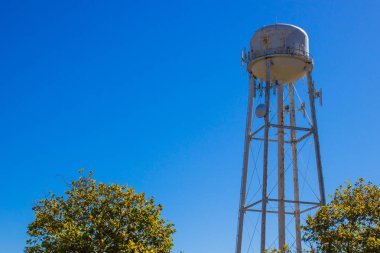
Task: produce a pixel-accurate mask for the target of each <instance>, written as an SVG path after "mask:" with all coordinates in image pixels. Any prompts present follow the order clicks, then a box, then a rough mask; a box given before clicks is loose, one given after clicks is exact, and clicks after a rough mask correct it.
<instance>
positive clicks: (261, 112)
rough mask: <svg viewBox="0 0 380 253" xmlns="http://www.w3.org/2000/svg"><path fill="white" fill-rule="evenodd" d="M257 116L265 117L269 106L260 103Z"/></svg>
mask: <svg viewBox="0 0 380 253" xmlns="http://www.w3.org/2000/svg"><path fill="white" fill-rule="evenodd" d="M255 113H256V117H258V118H263V117H264V116H265V115H266V114H267V107H266V105H264V104H259V105H258V106H257V107H256V112H255Z"/></svg>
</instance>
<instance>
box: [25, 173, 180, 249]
mask: <svg viewBox="0 0 380 253" xmlns="http://www.w3.org/2000/svg"><path fill="white" fill-rule="evenodd" d="M33 210H34V212H35V216H36V218H35V221H34V222H32V223H31V224H29V226H28V234H29V236H30V239H29V240H28V241H27V246H26V248H25V252H33V253H37V252H54V253H55V252H57V253H60V252H62V253H92V252H99V253H100V252H101V253H103V252H107V253H108V252H112V253H113V252H118V253H153V252H154V253H167V252H170V250H171V248H172V246H173V243H172V237H171V236H172V234H173V233H174V232H175V229H174V228H173V224H171V223H167V222H166V221H165V220H164V219H163V218H162V217H161V212H162V206H161V205H155V203H154V201H153V199H152V198H145V195H144V193H136V192H135V191H134V189H133V188H128V187H127V186H126V185H124V186H120V185H118V184H111V185H106V184H103V183H97V182H96V181H95V180H94V179H93V178H92V172H90V174H89V175H88V176H83V175H81V176H80V178H79V180H78V181H73V182H72V183H71V184H70V187H69V190H67V191H66V192H65V196H64V197H58V196H56V195H54V194H50V195H49V196H48V197H47V198H46V199H43V200H39V201H37V202H36V204H35V206H34V207H33Z"/></svg>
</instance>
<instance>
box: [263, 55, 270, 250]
mask: <svg viewBox="0 0 380 253" xmlns="http://www.w3.org/2000/svg"><path fill="white" fill-rule="evenodd" d="M270 67H271V60H270V58H269V59H267V62H266V84H265V106H266V114H265V130H264V161H263V163H264V164H263V189H262V207H261V210H262V211H261V244H260V246H261V247H260V252H261V253H263V252H264V251H265V235H266V217H267V186H268V144H269V143H268V138H269V127H270V122H269V121H270V118H269V106H270V101H269V100H270Z"/></svg>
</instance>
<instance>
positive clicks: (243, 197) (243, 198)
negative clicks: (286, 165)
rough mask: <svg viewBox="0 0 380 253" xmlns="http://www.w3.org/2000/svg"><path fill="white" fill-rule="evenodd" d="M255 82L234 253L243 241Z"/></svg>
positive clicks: (246, 135) (252, 83)
mask: <svg viewBox="0 0 380 253" xmlns="http://www.w3.org/2000/svg"><path fill="white" fill-rule="evenodd" d="M255 82H256V80H255V78H254V77H250V83H249V97H248V109H247V122H246V127H245V143H244V157H243V173H242V179H241V189H240V205H239V221H238V222H239V223H238V233H237V239H236V253H241V248H242V241H243V225H244V215H245V209H244V208H245V202H246V191H247V176H248V160H249V148H250V143H251V127H252V108H253V99H254V94H255V88H256V87H255V86H256V84H255Z"/></svg>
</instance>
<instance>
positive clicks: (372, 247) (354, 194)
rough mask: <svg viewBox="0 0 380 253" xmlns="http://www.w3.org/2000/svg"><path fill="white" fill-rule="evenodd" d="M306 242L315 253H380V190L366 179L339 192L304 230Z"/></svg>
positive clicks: (311, 217) (310, 218) (312, 218)
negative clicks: (366, 181)
mask: <svg viewBox="0 0 380 253" xmlns="http://www.w3.org/2000/svg"><path fill="white" fill-rule="evenodd" d="M303 230H304V236H303V240H304V241H305V242H306V243H309V245H310V247H311V248H312V250H313V252H329V253H335V252H339V253H341V252H345V253H351V252H352V253H354V252H355V253H378V252H380V190H379V187H378V186H377V185H374V184H372V183H371V182H368V183H365V182H364V180H363V179H362V178H360V179H359V181H358V182H356V183H355V184H354V185H352V184H351V183H349V182H347V186H346V187H343V186H340V187H338V189H336V191H335V194H334V196H333V199H332V200H331V202H330V203H329V204H327V205H326V206H324V207H321V208H320V209H319V210H318V211H317V212H316V214H315V215H314V216H311V215H309V216H308V218H307V220H306V225H305V226H304V227H303Z"/></svg>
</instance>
